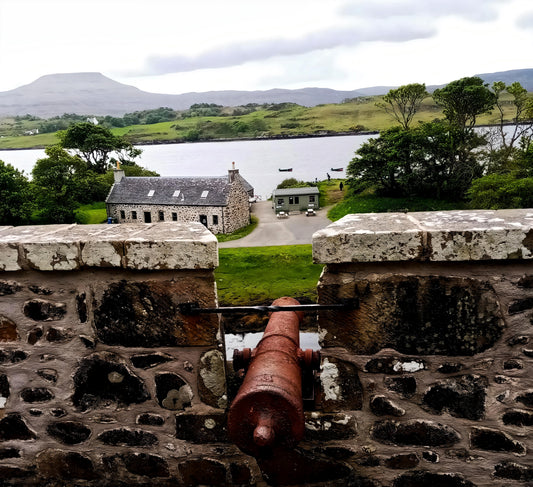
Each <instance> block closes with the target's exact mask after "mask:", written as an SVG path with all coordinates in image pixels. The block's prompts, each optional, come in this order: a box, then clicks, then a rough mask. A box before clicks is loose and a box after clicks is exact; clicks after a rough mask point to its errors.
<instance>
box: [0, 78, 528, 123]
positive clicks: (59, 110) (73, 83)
mask: <svg viewBox="0 0 533 487" xmlns="http://www.w3.org/2000/svg"><path fill="white" fill-rule="evenodd" d="M475 76H480V77H481V78H483V79H484V80H485V81H486V82H487V83H492V82H493V81H504V82H505V83H507V84H510V83H512V82H514V81H519V82H520V83H521V84H522V86H524V88H526V89H527V90H528V91H533V69H517V70H512V71H503V72H497V73H485V74H478V75H475ZM421 82H422V81H421ZM441 86H443V85H441ZM438 87H439V86H428V90H429V91H432V90H433V89H435V88H438ZM391 88H394V86H374V87H369V88H361V89H357V90H352V91H338V90H332V89H328V88H303V89H299V90H285V89H272V90H266V91H232V90H228V91H207V92H203V93H184V94H181V95H164V94H158V93H148V92H146V91H142V90H139V89H138V88H135V87H134V86H130V85H125V84H123V83H119V82H117V81H114V80H112V79H110V78H108V77H106V76H104V75H103V74H101V73H70V74H49V75H46V76H42V77H40V78H39V79H37V80H36V81H34V82H33V83H30V84H28V85H24V86H21V87H19V88H15V89H14V90H9V91H3V92H0V117H5V116H10V115H11V116H13V115H26V114H31V115H36V116H39V117H42V118H48V117H53V116H56V115H63V114H64V113H77V114H80V115H99V116H101V115H114V116H122V115H124V114H125V113H131V112H135V111H139V110H148V109H153V108H158V107H170V108H173V109H175V110H185V109H187V108H189V107H190V106H191V105H193V104H195V103H216V104H218V105H223V106H239V105H246V104H248V103H259V104H262V103H283V102H292V103H297V104H299V105H302V106H315V105H321V104H325V103H340V102H342V101H343V100H345V99H346V98H356V97H360V96H374V95H382V94H385V93H387V92H388V91H389V90H390V89H391Z"/></svg>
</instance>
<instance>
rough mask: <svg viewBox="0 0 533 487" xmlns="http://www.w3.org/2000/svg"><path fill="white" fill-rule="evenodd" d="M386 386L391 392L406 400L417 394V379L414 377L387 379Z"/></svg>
mask: <svg viewBox="0 0 533 487" xmlns="http://www.w3.org/2000/svg"><path fill="white" fill-rule="evenodd" d="M385 385H386V386H387V389H389V390H390V391H394V392H397V393H399V394H401V395H402V396H403V397H405V398H410V397H412V396H413V395H414V394H415V393H416V379H415V378H414V377H413V376H402V377H385Z"/></svg>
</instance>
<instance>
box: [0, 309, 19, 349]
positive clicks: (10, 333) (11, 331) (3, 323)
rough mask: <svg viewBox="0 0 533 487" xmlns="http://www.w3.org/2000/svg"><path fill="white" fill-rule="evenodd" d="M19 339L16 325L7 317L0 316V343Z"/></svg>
mask: <svg viewBox="0 0 533 487" xmlns="http://www.w3.org/2000/svg"><path fill="white" fill-rule="evenodd" d="M18 339H19V334H18V331H17V325H16V324H15V322H13V321H11V320H10V319H9V318H8V317H7V316H3V315H0V342H14V341H17V340H18Z"/></svg>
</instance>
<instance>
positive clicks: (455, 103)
mask: <svg viewBox="0 0 533 487" xmlns="http://www.w3.org/2000/svg"><path fill="white" fill-rule="evenodd" d="M433 99H434V100H435V102H436V103H437V104H438V105H439V106H441V107H442V109H443V112H444V116H445V117H446V119H447V120H448V122H449V123H450V124H452V125H454V126H456V127H457V128H459V129H460V130H461V131H463V132H467V131H471V130H472V129H473V127H474V125H475V124H476V118H477V116H478V115H481V114H483V113H487V112H490V111H491V110H492V109H493V108H494V105H495V103H496V95H495V94H494V93H493V92H492V91H490V90H489V88H488V85H487V84H486V83H484V82H483V80H482V79H481V78H479V77H477V76H474V77H469V78H461V79H459V80H456V81H452V82H451V83H448V84H447V85H446V86H445V87H444V88H440V89H437V90H435V91H434V92H433Z"/></svg>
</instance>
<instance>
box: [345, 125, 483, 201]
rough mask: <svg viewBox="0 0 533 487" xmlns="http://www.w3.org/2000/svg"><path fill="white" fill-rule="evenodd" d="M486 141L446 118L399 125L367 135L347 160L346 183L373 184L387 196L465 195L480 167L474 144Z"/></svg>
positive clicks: (362, 186) (354, 187) (355, 185)
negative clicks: (370, 135)
mask: <svg viewBox="0 0 533 487" xmlns="http://www.w3.org/2000/svg"><path fill="white" fill-rule="evenodd" d="M482 143H483V139H482V138H480V137H479V136H477V135H476V134H475V133H471V134H467V135H466V136H465V135H464V134H462V133H461V132H460V130H459V129H458V128H457V127H453V126H450V125H449V124H448V123H441V122H432V123H423V124H420V125H419V126H418V127H416V128H412V129H408V130H406V129H403V128H401V127H399V126H397V127H393V128H392V129H388V130H384V131H382V132H381V133H380V136H379V137H378V138H373V139H369V140H368V141H367V142H366V143H365V144H363V145H362V146H361V147H360V148H359V149H358V150H357V151H356V156H355V157H354V159H352V161H351V162H350V163H349V164H348V167H347V171H346V172H347V175H348V181H347V183H348V186H349V188H350V189H351V190H353V191H361V190H363V189H365V188H367V187H369V186H372V187H374V188H375V189H376V190H377V191H378V192H379V193H381V194H383V195H386V196H425V197H427V196H430V197H437V198H447V199H462V198H463V197H464V195H465V192H466V190H467V189H468V187H469V186H470V183H471V182H472V180H473V179H474V178H476V177H480V176H481V174H482V166H481V165H480V163H479V162H478V160H477V158H476V157H475V152H474V149H475V148H476V147H478V146H479V145H480V144H482Z"/></svg>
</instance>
